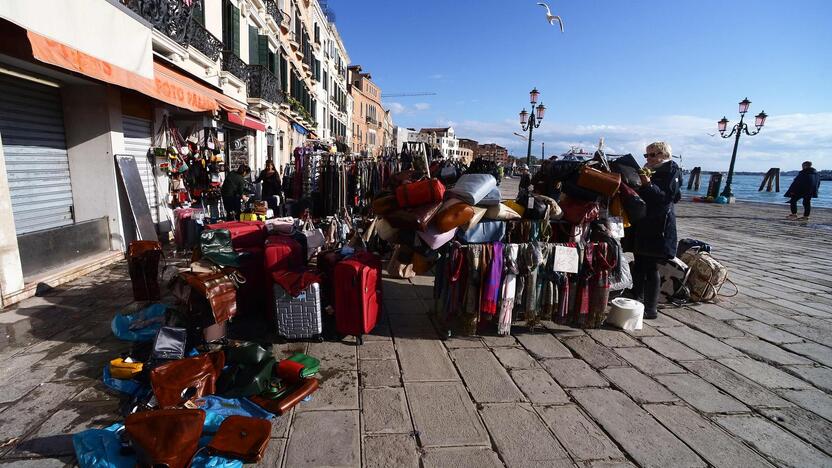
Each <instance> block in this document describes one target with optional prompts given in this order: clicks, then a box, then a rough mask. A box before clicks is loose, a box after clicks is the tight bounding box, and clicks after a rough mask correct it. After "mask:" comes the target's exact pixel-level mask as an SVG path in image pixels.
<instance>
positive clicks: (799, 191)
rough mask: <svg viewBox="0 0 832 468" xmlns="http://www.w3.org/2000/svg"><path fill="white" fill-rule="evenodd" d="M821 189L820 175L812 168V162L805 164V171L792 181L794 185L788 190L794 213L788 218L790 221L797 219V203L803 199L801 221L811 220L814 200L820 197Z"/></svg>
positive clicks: (787, 194)
mask: <svg viewBox="0 0 832 468" xmlns="http://www.w3.org/2000/svg"><path fill="white" fill-rule="evenodd" d="M819 189H820V174H818V171H816V170H815V168H814V167H812V161H806V162H804V163H803V170H802V171H800V173H799V174H797V177H795V178H794V181H792V185H790V186H789V189H788V190H786V197H787V198H788V199H789V205H790V208H791V211H792V213H791V214H790V215H789V216H788V218H789V219H798V218H797V201H798V200H800V199H801V198H802V199H803V217H802V218H800V220H801V221H806V220H808V219H809V215H810V214H812V199H813V198H817V197H818V190H819Z"/></svg>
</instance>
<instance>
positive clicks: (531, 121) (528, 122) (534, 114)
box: [520, 88, 546, 169]
mask: <svg viewBox="0 0 832 468" xmlns="http://www.w3.org/2000/svg"><path fill="white" fill-rule="evenodd" d="M539 97H540V91H538V90H537V88H534V89H533V90H531V92H530V93H529V102H531V104H532V111H531V113H529V112H526V109H523V111H522V112H520V127H521V128H522V129H523V131H524V132H526V131H528V132H529V149H528V151H527V152H526V165H527V166H529V169H531V167H532V133H533V132H534V129H535V128H539V127H540V124H541V123H543V116H544V115H546V106H544V105H543V103H542V102H541V103H540V105H538V104H537V98H539Z"/></svg>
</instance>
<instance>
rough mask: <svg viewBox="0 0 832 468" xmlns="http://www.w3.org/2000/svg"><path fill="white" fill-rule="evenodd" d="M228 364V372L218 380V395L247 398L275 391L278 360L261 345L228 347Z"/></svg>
mask: <svg viewBox="0 0 832 468" xmlns="http://www.w3.org/2000/svg"><path fill="white" fill-rule="evenodd" d="M225 362H226V366H225V369H224V370H223V372H222V374H221V375H220V377H219V379H218V380H217V393H219V394H221V395H223V396H225V397H229V398H245V397H250V396H254V395H260V394H262V393H264V392H266V391H267V390H269V389H270V388H271V386H272V380H273V377H274V367H275V364H276V363H277V361H276V360H275V358H274V356H272V354H271V353H269V352H268V351H266V350H265V349H264V348H263V347H262V346H260V345H258V344H257V343H245V344H243V345H241V346H234V347H229V348H226V349H225ZM263 396H267V395H263Z"/></svg>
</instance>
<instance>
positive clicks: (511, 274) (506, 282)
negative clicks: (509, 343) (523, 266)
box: [497, 244, 519, 336]
mask: <svg viewBox="0 0 832 468" xmlns="http://www.w3.org/2000/svg"><path fill="white" fill-rule="evenodd" d="M518 250H519V246H518V245H517V244H508V245H506V246H505V249H504V256H503V258H504V262H503V271H504V272H505V276H504V278H503V285H502V292H501V295H500V296H501V299H500V317H499V321H498V322H497V334H498V335H503V336H505V335H508V334H510V333H511V322H512V311H513V310H514V294H515V290H516V287H517V252H518Z"/></svg>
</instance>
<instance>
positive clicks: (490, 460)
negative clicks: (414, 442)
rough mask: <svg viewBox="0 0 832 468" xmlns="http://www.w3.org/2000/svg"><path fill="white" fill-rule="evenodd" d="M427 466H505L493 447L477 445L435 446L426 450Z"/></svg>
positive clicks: (448, 467)
mask: <svg viewBox="0 0 832 468" xmlns="http://www.w3.org/2000/svg"><path fill="white" fill-rule="evenodd" d="M422 466H424V467H425V468H503V466H504V465H503V462H501V461H500V458H499V457H498V456H497V454H496V453H495V452H494V451H492V450H491V449H487V448H477V447H451V448H433V449H427V450H424V454H423V455H422Z"/></svg>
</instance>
